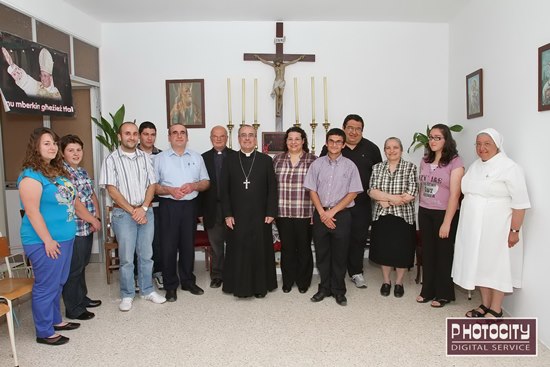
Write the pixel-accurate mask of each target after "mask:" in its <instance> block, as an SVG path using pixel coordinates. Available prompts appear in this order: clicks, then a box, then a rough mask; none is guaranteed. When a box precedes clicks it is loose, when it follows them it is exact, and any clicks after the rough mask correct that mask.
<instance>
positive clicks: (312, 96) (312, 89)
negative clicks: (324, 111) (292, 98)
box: [311, 77, 315, 122]
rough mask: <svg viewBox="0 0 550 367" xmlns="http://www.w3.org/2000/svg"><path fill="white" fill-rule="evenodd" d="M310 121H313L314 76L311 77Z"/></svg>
mask: <svg viewBox="0 0 550 367" xmlns="http://www.w3.org/2000/svg"><path fill="white" fill-rule="evenodd" d="M311 121H313V122H315V78H314V77H311Z"/></svg>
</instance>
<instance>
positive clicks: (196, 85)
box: [166, 79, 206, 128]
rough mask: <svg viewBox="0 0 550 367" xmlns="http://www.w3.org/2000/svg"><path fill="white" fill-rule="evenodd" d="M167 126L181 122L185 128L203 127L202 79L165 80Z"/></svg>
mask: <svg viewBox="0 0 550 367" xmlns="http://www.w3.org/2000/svg"><path fill="white" fill-rule="evenodd" d="M166 116H167V122H168V127H170V126H171V125H172V124H175V123H178V122H179V123H183V124H184V125H185V126H186V127H187V128H194V127H205V121H206V119H205V115H204V79H179V80H167V81H166Z"/></svg>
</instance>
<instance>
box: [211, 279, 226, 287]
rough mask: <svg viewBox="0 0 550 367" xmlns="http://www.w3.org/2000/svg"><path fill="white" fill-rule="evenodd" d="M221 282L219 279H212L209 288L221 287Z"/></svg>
mask: <svg viewBox="0 0 550 367" xmlns="http://www.w3.org/2000/svg"><path fill="white" fill-rule="evenodd" d="M222 283H223V282H222V280H221V279H212V281H211V282H210V288H219V287H221V286H222Z"/></svg>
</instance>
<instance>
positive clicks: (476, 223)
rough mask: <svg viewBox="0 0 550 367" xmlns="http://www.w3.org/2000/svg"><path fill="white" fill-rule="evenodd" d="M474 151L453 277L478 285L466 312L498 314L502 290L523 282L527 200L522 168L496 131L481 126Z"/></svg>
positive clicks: (464, 188)
mask: <svg viewBox="0 0 550 367" xmlns="http://www.w3.org/2000/svg"><path fill="white" fill-rule="evenodd" d="M476 153H477V155H478V157H479V159H477V160H476V161H475V162H474V163H473V164H472V165H471V166H470V168H469V169H468V171H467V172H466V174H465V175H464V177H463V179H462V192H463V193H464V200H463V201H462V204H461V210H460V219H459V222H458V230H457V235H456V242H455V254H454V261H453V270H452V277H453V280H454V282H455V283H456V284H458V285H459V286H461V287H462V288H465V289H469V290H473V289H475V287H476V286H477V287H479V289H480V292H481V300H482V304H481V305H480V306H479V307H478V308H477V309H473V310H470V311H468V312H467V313H466V316H467V317H502V301H503V299H504V294H505V293H510V292H512V291H513V288H520V287H521V277H522V266H523V244H522V241H521V235H520V234H521V233H520V232H521V226H522V224H523V218H524V216H525V209H528V208H530V207H531V204H530V202H529V196H528V194H527V187H526V184H525V177H524V174H523V170H522V169H521V167H519V166H518V165H517V164H516V163H515V162H514V161H512V160H511V159H510V158H508V157H507V156H506V154H505V153H504V149H503V139H502V136H501V135H500V134H499V132H498V131H496V130H495V129H491V128H489V129H485V130H481V131H480V132H479V133H478V134H477V137H476Z"/></svg>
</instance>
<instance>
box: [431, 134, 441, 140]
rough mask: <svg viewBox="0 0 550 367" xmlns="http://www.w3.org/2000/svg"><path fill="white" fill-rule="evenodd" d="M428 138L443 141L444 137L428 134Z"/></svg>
mask: <svg viewBox="0 0 550 367" xmlns="http://www.w3.org/2000/svg"><path fill="white" fill-rule="evenodd" d="M428 140H429V141H432V140H433V141H441V140H443V137H442V136H431V135H430V136H428Z"/></svg>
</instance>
